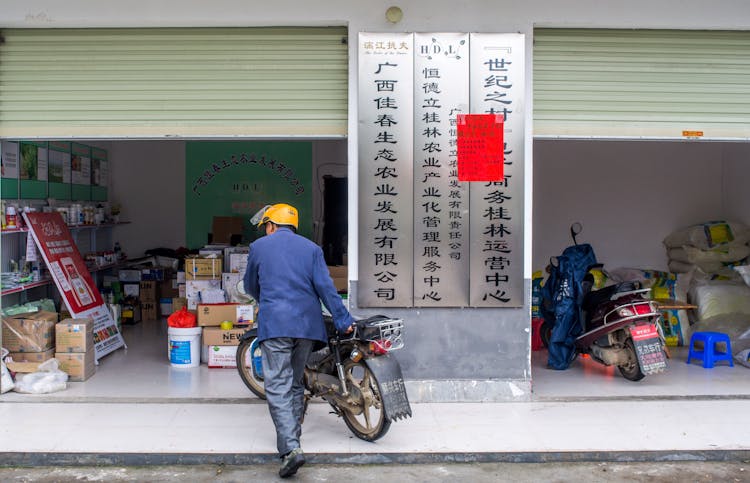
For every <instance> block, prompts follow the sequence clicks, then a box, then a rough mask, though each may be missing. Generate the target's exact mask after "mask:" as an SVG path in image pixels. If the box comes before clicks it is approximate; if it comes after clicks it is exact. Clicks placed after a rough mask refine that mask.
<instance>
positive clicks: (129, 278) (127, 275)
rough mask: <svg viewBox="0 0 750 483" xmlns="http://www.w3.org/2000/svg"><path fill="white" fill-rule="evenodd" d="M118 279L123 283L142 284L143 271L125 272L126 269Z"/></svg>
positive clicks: (122, 270) (119, 274) (118, 275)
mask: <svg viewBox="0 0 750 483" xmlns="http://www.w3.org/2000/svg"><path fill="white" fill-rule="evenodd" d="M117 277H118V278H119V279H120V281H121V282H140V281H141V271H140V270H125V269H121V270H120V271H119V272H118V273H117Z"/></svg>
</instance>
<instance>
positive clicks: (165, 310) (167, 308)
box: [159, 297, 172, 317]
mask: <svg viewBox="0 0 750 483" xmlns="http://www.w3.org/2000/svg"><path fill="white" fill-rule="evenodd" d="M171 313H172V298H171V297H162V298H160V299H159V314H160V315H161V316H162V317H166V316H168V315H170V314H171Z"/></svg>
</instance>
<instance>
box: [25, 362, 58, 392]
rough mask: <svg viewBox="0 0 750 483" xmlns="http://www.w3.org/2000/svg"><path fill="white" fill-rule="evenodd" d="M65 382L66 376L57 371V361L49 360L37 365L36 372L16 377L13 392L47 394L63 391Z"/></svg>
mask: <svg viewBox="0 0 750 483" xmlns="http://www.w3.org/2000/svg"><path fill="white" fill-rule="evenodd" d="M67 382H68V375H67V374H66V373H64V372H63V371H61V370H60V369H59V362H58V361H57V359H49V360H46V361H44V362H42V363H41V364H39V369H38V370H37V372H32V373H31V374H24V375H22V376H20V377H17V378H16V387H14V388H13V390H14V391H16V392H22V393H26V394H47V393H49V392H56V391H62V390H65V389H66V388H67V387H68V384H67Z"/></svg>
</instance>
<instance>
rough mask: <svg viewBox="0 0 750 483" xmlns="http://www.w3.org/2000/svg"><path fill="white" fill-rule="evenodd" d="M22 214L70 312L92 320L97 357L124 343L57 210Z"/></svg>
mask: <svg viewBox="0 0 750 483" xmlns="http://www.w3.org/2000/svg"><path fill="white" fill-rule="evenodd" d="M23 217H24V219H25V220H26V224H27V225H28V227H29V233H30V234H31V236H33V237H34V241H36V245H37V247H38V248H39V252H40V253H41V254H42V258H43V259H44V262H45V263H46V264H47V268H48V269H49V272H50V274H51V275H52V280H53V281H54V282H55V285H56V286H57V289H58V290H59V291H60V295H61V297H62V299H63V301H64V302H65V306H66V307H67V308H68V311H69V312H70V314H71V315H72V316H73V318H76V319H79V318H91V319H93V320H94V351H95V357H96V359H97V360H99V359H100V358H101V357H103V356H105V355H107V354H109V353H110V352H112V351H114V350H115V349H117V348H118V347H124V346H125V341H124V340H123V338H122V335H121V334H120V332H119V331H118V330H117V324H116V323H115V321H114V319H113V318H112V314H111V313H110V312H109V310H108V309H107V306H106V305H105V304H104V300H103V299H102V296H101V294H100V293H99V290H98V289H97V288H96V284H94V280H93V279H92V278H91V273H90V272H89V269H88V267H86V264H85V263H84V261H83V259H82V258H81V254H80V253H79V252H78V248H77V247H76V244H75V242H74V241H73V237H72V236H71V235H70V230H69V229H68V225H66V224H65V222H64V221H63V219H62V216H61V215H60V213H57V212H55V213H24V214H23Z"/></svg>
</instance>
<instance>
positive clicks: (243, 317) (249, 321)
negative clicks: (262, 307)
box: [234, 304, 256, 327]
mask: <svg viewBox="0 0 750 483" xmlns="http://www.w3.org/2000/svg"><path fill="white" fill-rule="evenodd" d="M255 307H256V305H255V304H239V305H238V306H237V322H235V323H234V325H236V326H241V327H247V326H248V325H253V321H254V320H255Z"/></svg>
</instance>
